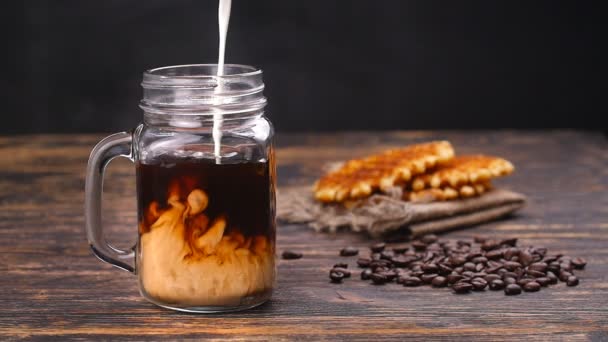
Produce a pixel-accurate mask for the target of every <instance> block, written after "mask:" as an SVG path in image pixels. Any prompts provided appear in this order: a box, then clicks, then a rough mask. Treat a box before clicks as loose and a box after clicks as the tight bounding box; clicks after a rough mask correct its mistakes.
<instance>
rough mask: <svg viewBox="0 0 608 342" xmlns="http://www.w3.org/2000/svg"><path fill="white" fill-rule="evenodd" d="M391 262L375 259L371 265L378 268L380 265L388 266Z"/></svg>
mask: <svg viewBox="0 0 608 342" xmlns="http://www.w3.org/2000/svg"><path fill="white" fill-rule="evenodd" d="M390 264H391V262H390V261H389V260H374V261H372V262H370V264H369V267H371V268H378V267H388V266H390Z"/></svg>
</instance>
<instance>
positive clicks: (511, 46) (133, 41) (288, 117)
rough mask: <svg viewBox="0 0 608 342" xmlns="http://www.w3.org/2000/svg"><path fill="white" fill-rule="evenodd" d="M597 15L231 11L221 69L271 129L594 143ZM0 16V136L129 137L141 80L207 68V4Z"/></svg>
mask: <svg viewBox="0 0 608 342" xmlns="http://www.w3.org/2000/svg"><path fill="white" fill-rule="evenodd" d="M601 4H602V2H600V1H598V2H590V1H567V2H566V1H487V0H480V1H429V0H420V1H398V0H394V1H388V0H385V1H380V0H377V1H371V0H369V1H363V0H357V1H346V0H342V1H331V0H308V1H291V0H289V1H288V0H264V1H252V0H233V7H232V10H233V12H232V14H233V15H232V18H231V22H230V24H231V25H230V30H229V33H228V43H227V44H228V45H227V57H226V61H227V62H228V63H241V64H251V65H256V66H258V67H261V68H263V69H264V72H265V82H266V85H267V90H266V94H267V96H268V98H269V101H270V105H269V108H268V109H269V113H270V117H271V119H272V121H273V122H274V123H275V126H276V127H277V128H278V130H280V131H310V130H346V129H418V128H562V127H570V128H591V129H605V128H606V127H607V126H608V125H606V124H605V123H606V119H605V115H606V114H605V113H608V108H607V107H608V106H607V104H606V102H607V101H606V86H605V84H606V80H607V79H608V78H607V73H606V67H605V65H606V63H607V60H608V59H607V57H608V56H607V54H606V53H605V51H604V50H605V45H606V42H607V40H606V34H605V33H606V32H605V31H606V30H605V20H606V11H605V10H604V8H600V5H601ZM9 6H12V8H9V9H7V10H6V11H5V13H4V15H3V17H4V18H3V20H4V22H5V24H6V23H8V26H9V30H8V31H6V30H5V34H6V32H8V36H7V37H5V39H3V41H4V48H3V50H4V52H3V55H4V58H7V57H8V58H9V61H8V68H6V69H8V70H7V73H6V74H5V75H4V77H2V81H1V83H0V87H1V88H0V92H1V93H2V94H3V97H4V99H3V102H4V103H3V107H4V109H3V110H4V114H3V119H4V120H3V125H1V126H0V133H4V134H7V133H9V134H11V133H39V132H109V131H117V130H125V129H129V128H131V127H134V126H135V125H136V124H137V123H138V122H139V121H140V120H141V117H142V113H141V111H140V109H139V108H138V102H139V99H140V97H141V90H140V86H139V83H140V82H141V73H142V71H144V70H145V69H149V68H153V67H159V66H165V65H175V64H189V63H215V62H216V61H217V42H218V38H217V35H218V33H217V0H171V1H170V0H164V1H159V0H146V1H133V0H112V1H109V0H103V1H101V0H99V1H92V0H90V1H75V0H72V1H41V0H33V1H22V2H21V1H18V2H14V3H13V4H12V5H9ZM602 7H605V6H602ZM5 65H6V63H5Z"/></svg>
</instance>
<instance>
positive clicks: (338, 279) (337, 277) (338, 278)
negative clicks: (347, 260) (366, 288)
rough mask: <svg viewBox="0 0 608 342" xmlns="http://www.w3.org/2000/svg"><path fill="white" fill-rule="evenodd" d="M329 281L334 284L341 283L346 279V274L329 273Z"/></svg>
mask: <svg viewBox="0 0 608 342" xmlns="http://www.w3.org/2000/svg"><path fill="white" fill-rule="evenodd" d="M329 279H331V281H332V282H334V283H341V282H342V279H344V274H343V273H342V272H337V271H331V272H329Z"/></svg>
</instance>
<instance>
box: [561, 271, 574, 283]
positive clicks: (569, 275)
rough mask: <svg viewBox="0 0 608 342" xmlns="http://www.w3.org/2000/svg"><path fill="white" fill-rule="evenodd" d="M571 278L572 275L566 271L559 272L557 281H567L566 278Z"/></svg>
mask: <svg viewBox="0 0 608 342" xmlns="http://www.w3.org/2000/svg"><path fill="white" fill-rule="evenodd" d="M571 276H573V274H572V273H570V272H568V271H561V272H559V280H561V281H567V280H568V278H569V277H571Z"/></svg>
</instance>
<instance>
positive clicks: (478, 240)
mask: <svg viewBox="0 0 608 342" xmlns="http://www.w3.org/2000/svg"><path fill="white" fill-rule="evenodd" d="M473 241H475V243H484V242H485V241H486V238H485V237H483V236H479V235H476V236H473Z"/></svg>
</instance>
